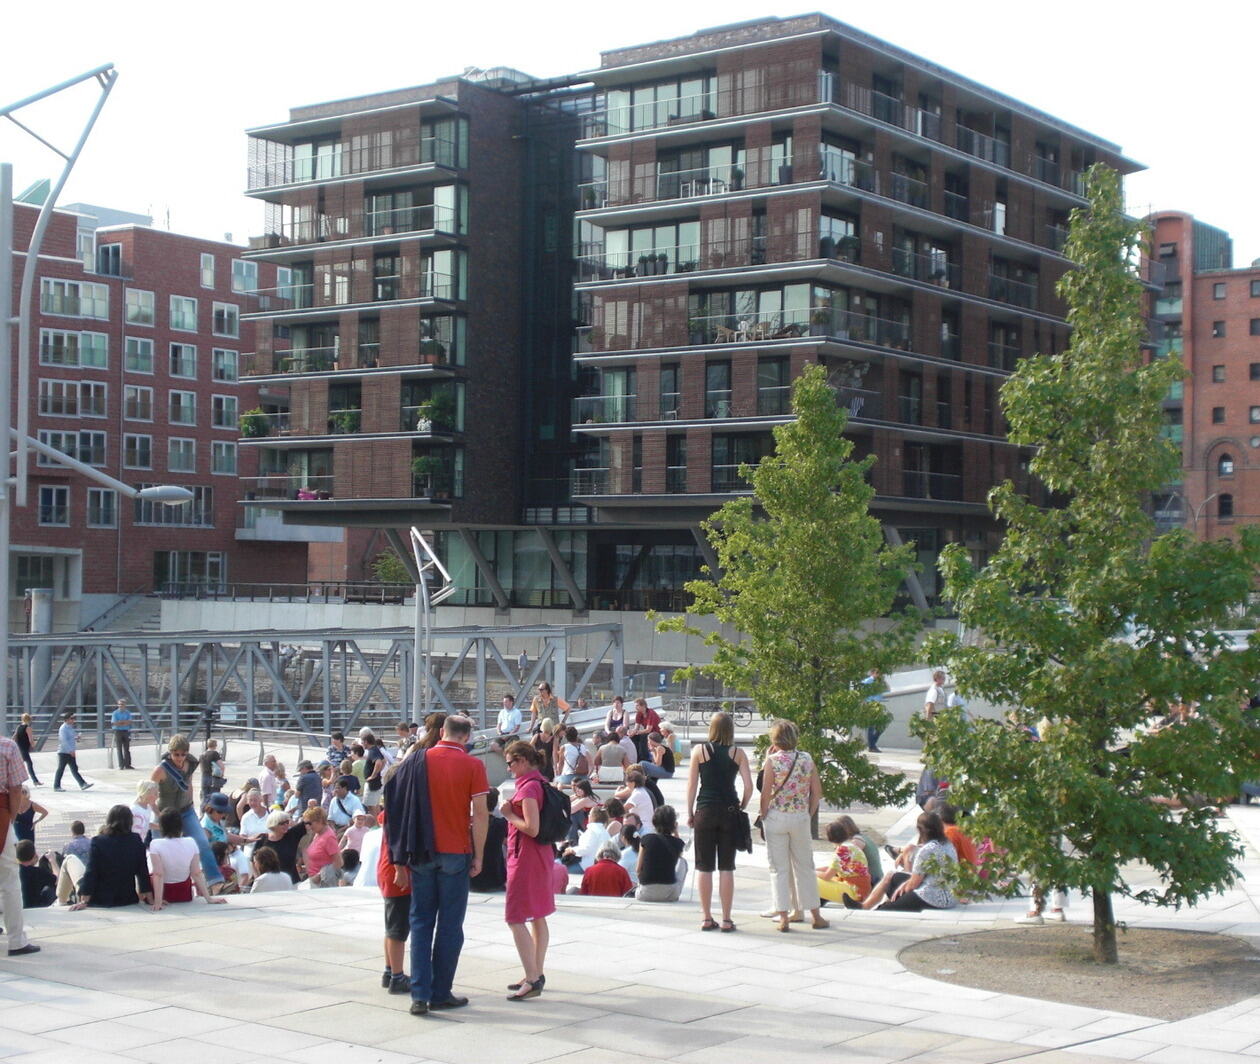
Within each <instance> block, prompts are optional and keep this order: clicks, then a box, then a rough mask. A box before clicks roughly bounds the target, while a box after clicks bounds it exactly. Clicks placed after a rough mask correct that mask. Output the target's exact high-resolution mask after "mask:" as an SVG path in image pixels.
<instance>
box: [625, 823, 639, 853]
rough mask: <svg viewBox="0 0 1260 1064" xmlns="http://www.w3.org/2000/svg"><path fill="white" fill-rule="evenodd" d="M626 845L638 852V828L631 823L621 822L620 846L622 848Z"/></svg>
mask: <svg viewBox="0 0 1260 1064" xmlns="http://www.w3.org/2000/svg"><path fill="white" fill-rule="evenodd" d="M627 846H629V847H630V848H631V849H632V850H634V851H635V852H636V853H637V852H638V849H639V829H638V828H636V827H635V826H634V825H633V824H623V825H622V827H621V848H622V849H623V850H624V849H625V848H626V847H627Z"/></svg>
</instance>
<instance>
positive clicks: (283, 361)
mask: <svg viewBox="0 0 1260 1064" xmlns="http://www.w3.org/2000/svg"><path fill="white" fill-rule="evenodd" d="M341 354H342V352H341V348H340V347H304V348H299V349H296V350H289V351H284V352H278V353H277V354H276V356H275V365H276V368H277V369H278V370H279V371H280V372H281V373H329V372H331V371H332V370H335V369H339V368H340V360H341Z"/></svg>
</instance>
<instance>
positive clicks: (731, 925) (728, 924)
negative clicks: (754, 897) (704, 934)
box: [722, 920, 735, 931]
mask: <svg viewBox="0 0 1260 1064" xmlns="http://www.w3.org/2000/svg"><path fill="white" fill-rule="evenodd" d="M722 930H723V931H734V930H735V921H734V920H723V921H722Z"/></svg>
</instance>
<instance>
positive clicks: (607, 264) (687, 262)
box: [602, 221, 752, 277]
mask: <svg viewBox="0 0 1260 1064" xmlns="http://www.w3.org/2000/svg"><path fill="white" fill-rule="evenodd" d="M705 250H706V253H707V254H708V256H709V258H710V259H711V260H712V261H706V262H704V263H701V261H700V223H699V221H694V222H670V223H669V224H668V225H655V226H653V225H648V226H639V227H637V228H634V229H609V230H608V231H607V232H606V233H605V234H604V258H603V271H602V273H603V274H606V275H607V276H610V277H651V276H655V275H657V274H665V273H686V272H688V271H690V270H694V269H697V268H699V267H701V266H705V267H709V266H712V267H718V266H722V265H726V264H730V265H739V266H745V265H748V264H749V262H750V261H751V256H752V241H751V238H749V237H748V236H747V235H742V236H741V237H740V238H739V239H738V240H727V241H723V240H720V239H717V240H710V241H709V242H708V243H707V244H706V245H705Z"/></svg>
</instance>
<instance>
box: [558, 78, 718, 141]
mask: <svg viewBox="0 0 1260 1064" xmlns="http://www.w3.org/2000/svg"><path fill="white" fill-rule="evenodd" d="M715 95H716V94H715V93H714V92H713V91H712V90H710V91H709V92H700V93H694V94H691V95H688V96H679V97H676V98H674V99H672V100H659V101H653V102H652V103H642V104H638V105H635V104H628V105H626V106H624V107H604V108H603V109H602V110H599V111H588V112H587V113H586V114H583V115H581V116H580V123H581V124H580V127H579V132H578V137H579V139H582V140H586V139H588V138H591V137H608V136H616V135H618V134H621V133H632V132H638V131H639V130H644V129H661V128H662V127H665V126H677V125H684V124H687V123H690V122H705V121H709V120H710V119H713V118H716V117H717V115H716V114H715V113H714V106H715V103H714V99H715Z"/></svg>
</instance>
